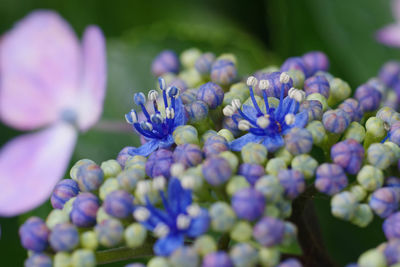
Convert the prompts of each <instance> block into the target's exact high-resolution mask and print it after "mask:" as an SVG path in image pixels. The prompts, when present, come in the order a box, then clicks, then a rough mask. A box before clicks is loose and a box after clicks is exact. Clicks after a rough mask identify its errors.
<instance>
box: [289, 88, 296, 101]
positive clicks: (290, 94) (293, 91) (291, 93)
mask: <svg viewBox="0 0 400 267" xmlns="http://www.w3.org/2000/svg"><path fill="white" fill-rule="evenodd" d="M296 91H297V89H296V88H294V87H292V88H290V89H289V91H288V96H289V97H290V98H293V94H294V93H295V92H296Z"/></svg>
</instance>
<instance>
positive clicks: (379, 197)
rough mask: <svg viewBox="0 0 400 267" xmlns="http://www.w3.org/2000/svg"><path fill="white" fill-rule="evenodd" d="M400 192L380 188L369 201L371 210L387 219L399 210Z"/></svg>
mask: <svg viewBox="0 0 400 267" xmlns="http://www.w3.org/2000/svg"><path fill="white" fill-rule="evenodd" d="M399 201H400V190H399V189H396V188H392V187H382V188H378V189H377V190H376V191H375V192H373V193H372V195H371V198H370V200H369V206H370V207H371V209H372V210H373V211H374V212H375V214H377V215H378V216H379V217H381V218H386V217H388V216H389V215H390V214H392V213H394V212H395V211H397V209H398V208H399Z"/></svg>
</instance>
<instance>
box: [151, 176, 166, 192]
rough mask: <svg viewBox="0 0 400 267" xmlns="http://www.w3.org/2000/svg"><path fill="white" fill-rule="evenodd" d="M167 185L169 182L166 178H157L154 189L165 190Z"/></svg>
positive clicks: (154, 181)
mask: <svg viewBox="0 0 400 267" xmlns="http://www.w3.org/2000/svg"><path fill="white" fill-rule="evenodd" d="M166 184H167V180H166V179H165V178H164V176H161V175H160V176H157V177H155V178H154V179H153V188H154V189H155V190H157V191H160V190H164V189H165V185H166Z"/></svg>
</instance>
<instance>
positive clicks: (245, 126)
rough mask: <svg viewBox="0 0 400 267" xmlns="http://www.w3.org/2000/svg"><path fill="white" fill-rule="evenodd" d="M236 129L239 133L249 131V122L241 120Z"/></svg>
mask: <svg viewBox="0 0 400 267" xmlns="http://www.w3.org/2000/svg"><path fill="white" fill-rule="evenodd" d="M238 128H239V130H241V131H248V130H249V129H250V122H249V121H247V120H241V121H239V125H238Z"/></svg>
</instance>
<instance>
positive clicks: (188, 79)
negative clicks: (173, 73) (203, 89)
mask: <svg viewBox="0 0 400 267" xmlns="http://www.w3.org/2000/svg"><path fill="white" fill-rule="evenodd" d="M178 76H179V78H181V79H182V80H183V81H184V82H185V83H186V84H187V85H188V86H189V87H190V88H193V87H196V86H198V85H201V84H202V83H203V80H202V76H201V74H200V73H199V72H198V71H197V70H196V69H195V68H190V69H186V70H182V71H181V72H180V73H179V75H178Z"/></svg>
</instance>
